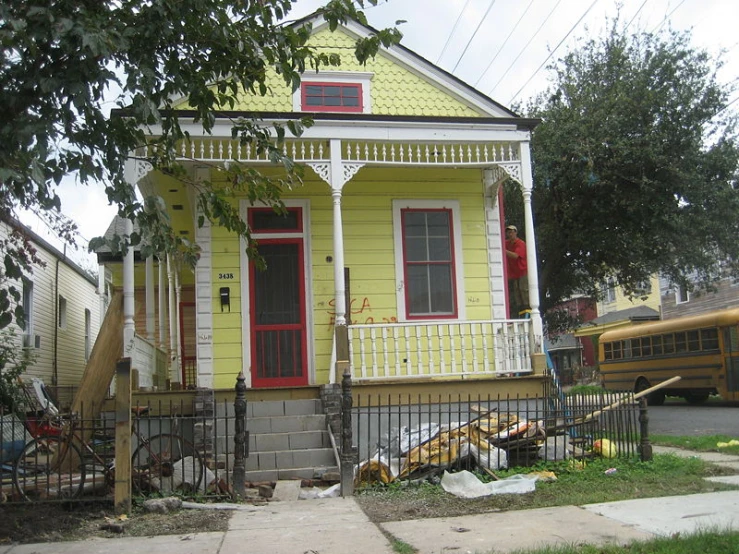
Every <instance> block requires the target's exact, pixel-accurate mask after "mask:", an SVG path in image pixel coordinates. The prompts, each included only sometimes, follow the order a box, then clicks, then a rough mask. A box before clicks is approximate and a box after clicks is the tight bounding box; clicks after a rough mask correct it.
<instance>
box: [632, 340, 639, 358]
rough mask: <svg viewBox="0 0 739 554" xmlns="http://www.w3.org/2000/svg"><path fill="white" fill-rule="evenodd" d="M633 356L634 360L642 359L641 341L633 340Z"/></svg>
mask: <svg viewBox="0 0 739 554" xmlns="http://www.w3.org/2000/svg"><path fill="white" fill-rule="evenodd" d="M631 355H632V356H633V357H634V358H640V357H641V341H640V340H639V339H631Z"/></svg>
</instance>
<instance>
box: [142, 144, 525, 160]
mask: <svg viewBox="0 0 739 554" xmlns="http://www.w3.org/2000/svg"><path fill="white" fill-rule="evenodd" d="M155 148H156V146H155V145H148V146H147V147H145V149H144V150H145V152H141V153H140V155H141V156H142V157H149V156H151V155H153V154H154V149H155ZM282 153H283V154H285V155H287V156H289V157H290V158H292V159H293V160H294V161H296V162H301V163H309V162H328V161H329V158H330V148H329V145H328V141H326V140H317V139H304V140H303V139H296V140H288V141H285V143H284V144H283V148H282ZM177 156H178V157H179V158H181V159H191V160H203V161H212V162H218V161H239V162H248V163H270V162H272V161H273V160H272V159H271V158H270V157H269V152H266V151H262V152H259V151H257V149H256V148H254V147H253V146H252V145H250V144H240V143H239V141H238V140H234V139H226V138H223V139H219V138H192V139H190V140H187V141H182V142H181V143H180V144H179V146H178V147H177ZM520 159H521V157H520V148H519V145H518V144H517V143H514V142H485V143H482V142H464V143H461V142H457V143H430V142H410V141H405V142H376V141H373V142H367V141H342V161H343V162H347V163H364V164H372V165H404V164H412V165H430V166H440V165H452V164H453V165H474V166H480V165H488V164H496V163H507V162H519V161H520Z"/></svg>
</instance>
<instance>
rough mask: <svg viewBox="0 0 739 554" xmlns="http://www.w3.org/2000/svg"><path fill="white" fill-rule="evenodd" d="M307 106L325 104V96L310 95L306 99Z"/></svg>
mask: <svg viewBox="0 0 739 554" xmlns="http://www.w3.org/2000/svg"><path fill="white" fill-rule="evenodd" d="M305 105H306V106H323V98H321V97H320V96H309V97H307V98H306V99H305Z"/></svg>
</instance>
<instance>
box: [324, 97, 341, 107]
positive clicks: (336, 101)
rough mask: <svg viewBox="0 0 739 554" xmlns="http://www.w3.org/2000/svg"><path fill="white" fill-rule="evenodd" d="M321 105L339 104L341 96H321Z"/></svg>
mask: <svg viewBox="0 0 739 554" xmlns="http://www.w3.org/2000/svg"><path fill="white" fill-rule="evenodd" d="M323 105H324V106H341V98H339V97H338V96H336V97H333V96H326V97H324V98H323Z"/></svg>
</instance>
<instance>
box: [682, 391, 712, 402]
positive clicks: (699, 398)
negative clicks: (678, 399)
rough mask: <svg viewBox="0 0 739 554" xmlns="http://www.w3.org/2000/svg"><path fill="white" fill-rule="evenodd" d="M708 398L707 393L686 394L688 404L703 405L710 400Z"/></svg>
mask: <svg viewBox="0 0 739 554" xmlns="http://www.w3.org/2000/svg"><path fill="white" fill-rule="evenodd" d="M708 396H709V395H708V393H707V392H692V393H689V394H686V395H685V397H684V398H685V400H687V401H688V404H703V403H704V402H705V401H706V400H708Z"/></svg>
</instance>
